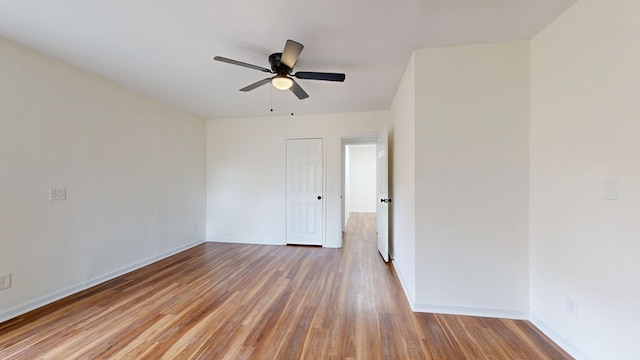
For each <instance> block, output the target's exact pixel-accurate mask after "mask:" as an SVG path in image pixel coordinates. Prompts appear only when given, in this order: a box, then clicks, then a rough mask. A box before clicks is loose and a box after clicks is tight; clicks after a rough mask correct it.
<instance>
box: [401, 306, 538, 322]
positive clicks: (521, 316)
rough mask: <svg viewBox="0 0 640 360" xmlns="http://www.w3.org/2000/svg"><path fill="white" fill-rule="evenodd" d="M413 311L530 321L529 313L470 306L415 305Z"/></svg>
mask: <svg viewBox="0 0 640 360" xmlns="http://www.w3.org/2000/svg"><path fill="white" fill-rule="evenodd" d="M413 311H415V312H421V313H433V314H448V315H464V316H477V317H489V318H500V319H513V320H528V319H529V311H528V310H527V309H523V310H511V309H489V308H480V307H469V306H451V305H434V304H415V306H414V309H413Z"/></svg>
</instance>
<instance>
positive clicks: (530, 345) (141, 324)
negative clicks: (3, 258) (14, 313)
mask: <svg viewBox="0 0 640 360" xmlns="http://www.w3.org/2000/svg"><path fill="white" fill-rule="evenodd" d="M375 231H376V225H375V216H374V215H373V214H351V216H350V220H349V224H348V226H347V228H346V229H345V232H344V240H343V242H344V247H343V248H342V249H325V248H318V247H305V246H259V245H243V244H222V243H206V244H202V245H199V246H196V247H194V248H191V249H189V250H186V251H184V252H181V253H180V254H176V255H175V256H172V257H169V258H167V259H164V260H162V261H159V262H157V263H154V264H152V265H149V266H147V267H144V268H142V269H139V270H137V271H134V272H131V273H129V274H126V275H123V276H121V277H119V278H117V279H113V280H111V281H109V282H106V283H104V284H101V285H98V286H96V287H93V288H91V289H87V290H86V291H83V292H81V293H78V294H75V295H73V296H70V297H68V298H65V299H62V300H60V301H58V302H56V303H53V304H51V305H48V306H45V307H43V308H40V309H37V310H35V311H32V312H30V313H28V314H25V315H22V316H19V317H17V318H15V319H13V320H10V321H7V322H5V323H1V324H0V359H3V360H4V359H7V360H15V359H28V360H31V359H52V360H57V359H64V360H70V359H71V360H72V359H150V360H151V359H153V360H156V359H186V360H191V359H207V360H210V359H234V360H236V359H367V360H370V359H371V360H374V359H385V360H386V359H426V360H432V359H434V360H440V359H509V360H511V359H561V360H562V359H571V357H570V356H569V355H567V354H566V353H565V352H564V351H562V349H560V348H559V347H558V346H557V345H555V344H554V343H553V342H551V341H550V340H549V339H548V338H547V337H545V336H544V334H542V333H541V332H540V331H539V330H538V329H536V328H535V327H534V326H533V325H532V324H531V323H529V322H526V321H514V320H504V319H489V318H473V317H464V316H453V315H440V314H419V313H413V312H411V309H410V307H409V304H408V302H407V300H406V298H405V297H404V293H403V292H402V288H401V286H400V283H399V281H398V277H397V275H396V273H395V271H394V269H393V266H392V265H390V264H387V263H384V262H383V261H382V260H381V257H380V255H379V254H378V252H377V246H376V245H377V241H376V233H375Z"/></svg>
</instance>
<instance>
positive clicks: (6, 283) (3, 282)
mask: <svg viewBox="0 0 640 360" xmlns="http://www.w3.org/2000/svg"><path fill="white" fill-rule="evenodd" d="M10 287H11V274H6V275H0V290H4V289H8V288H10Z"/></svg>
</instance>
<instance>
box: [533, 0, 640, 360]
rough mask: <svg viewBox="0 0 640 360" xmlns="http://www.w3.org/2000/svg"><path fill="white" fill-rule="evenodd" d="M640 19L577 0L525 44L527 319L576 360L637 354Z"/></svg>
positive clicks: (639, 6)
mask: <svg viewBox="0 0 640 360" xmlns="http://www.w3.org/2000/svg"><path fill="white" fill-rule="evenodd" d="M639 15H640V3H639V2H638V1H635V0H615V1H599V0H580V1H578V2H577V3H576V5H574V6H573V7H572V8H570V9H569V10H568V11H567V12H566V13H565V14H564V15H562V16H561V17H560V18H559V19H558V20H556V21H555V22H554V23H552V24H551V25H550V26H548V27H547V28H546V29H545V30H543V31H542V32H541V33H540V34H538V35H537V36H536V37H535V38H534V39H533V40H532V43H531V190H530V194H531V195H530V196H531V231H530V238H531V311H532V318H533V319H534V321H535V323H536V324H538V325H539V326H540V327H542V328H543V329H545V330H546V331H547V333H548V334H552V335H554V338H555V339H556V340H557V341H559V342H560V343H562V344H564V345H565V347H567V348H571V349H572V350H573V351H572V352H573V353H574V354H576V355H577V356H579V357H580V358H585V359H587V358H591V359H634V358H637V357H638V354H640V343H638V334H639V333H640V325H639V324H640V322H639V321H638V320H640V306H639V305H638V304H640V286H638V285H637V284H638V277H639V276H640V262H639V261H638V259H639V257H638V255H639V254H640V241H639V240H638V238H639V234H640V221H639V215H640V165H639V164H640V107H639V106H638V104H639V102H638V99H639V98H640V70H639V69H640V68H639V65H638V64H639V63H640V62H639V60H640V21H638V16H639ZM608 179H617V180H618V182H619V198H618V200H617V201H612V200H604V197H603V186H604V183H605V181H606V180H608ZM568 299H572V300H573V301H574V302H575V304H577V312H576V313H574V314H572V313H571V312H569V311H567V310H568V309H567V301H568Z"/></svg>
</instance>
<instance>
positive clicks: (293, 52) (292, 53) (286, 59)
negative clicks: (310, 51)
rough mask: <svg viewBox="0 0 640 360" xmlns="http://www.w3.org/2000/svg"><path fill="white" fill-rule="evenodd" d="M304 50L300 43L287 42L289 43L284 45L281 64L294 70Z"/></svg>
mask: <svg viewBox="0 0 640 360" xmlns="http://www.w3.org/2000/svg"><path fill="white" fill-rule="evenodd" d="M303 48H304V46H303V45H302V44H300V43H299V42H296V41H293V40H287V43H286V44H285V45H284V51H283V52H282V57H281V58H280V62H281V63H283V64H285V65H287V66H288V67H289V68H290V69H293V67H294V66H295V65H296V62H298V56H300V53H301V52H302V49H303Z"/></svg>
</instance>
